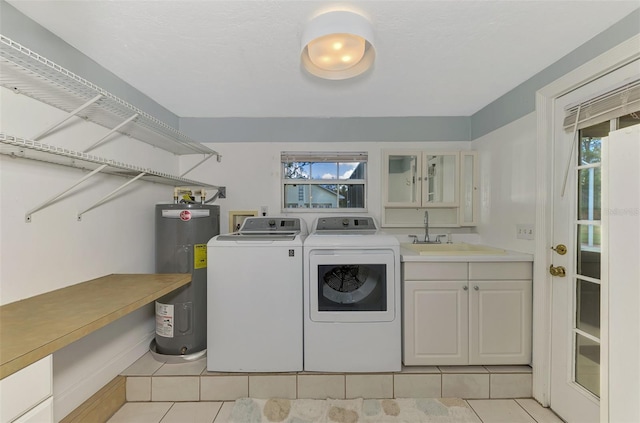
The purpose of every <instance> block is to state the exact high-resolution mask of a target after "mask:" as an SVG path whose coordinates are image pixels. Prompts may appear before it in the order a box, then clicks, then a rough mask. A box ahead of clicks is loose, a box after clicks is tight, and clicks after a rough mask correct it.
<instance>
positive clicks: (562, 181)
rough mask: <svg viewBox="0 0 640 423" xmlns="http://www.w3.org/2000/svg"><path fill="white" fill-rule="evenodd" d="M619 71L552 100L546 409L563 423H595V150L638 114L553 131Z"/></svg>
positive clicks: (600, 314)
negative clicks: (573, 108) (573, 107)
mask: <svg viewBox="0 0 640 423" xmlns="http://www.w3.org/2000/svg"><path fill="white" fill-rule="evenodd" d="M627 73H628V70H625V69H624V68H622V69H620V70H618V71H616V72H613V73H611V74H609V75H607V76H605V77H602V78H600V79H599V80H597V81H594V82H591V83H590V84H588V85H585V86H583V87H581V88H580V89H578V90H575V91H573V92H572V93H570V94H567V95H565V96H564V97H561V98H559V99H558V100H556V104H555V106H556V107H555V122H559V124H557V127H556V129H555V131H554V132H555V134H554V157H553V160H554V167H553V170H554V175H553V196H552V198H553V236H552V239H553V245H552V246H551V248H552V250H553V251H552V252H550V254H551V265H550V267H549V272H550V274H551V275H552V282H551V283H552V334H551V350H552V351H551V397H550V403H551V404H550V405H551V408H552V409H553V410H554V411H555V412H556V413H558V414H559V415H560V416H561V417H562V418H563V419H565V420H566V421H568V422H581V423H583V422H584V423H588V422H599V421H600V418H601V416H600V395H601V370H602V369H601V356H602V355H603V352H606V350H605V349H606V348H607V345H602V333H601V322H602V321H603V318H604V317H605V316H606V313H607V308H606V307H607V304H606V303H604V302H603V301H602V300H603V298H605V296H606V293H607V292H608V291H607V290H608V285H607V284H608V280H607V274H606V272H603V266H602V252H603V248H604V249H606V248H607V241H606V240H607V238H606V236H605V235H604V234H603V232H602V217H603V216H602V213H603V208H602V199H603V194H604V195H606V192H603V185H602V175H603V167H604V168H606V166H611V165H613V164H611V163H606V162H603V156H602V149H603V146H604V145H605V144H606V143H607V142H608V136H609V133H610V132H611V131H613V130H616V129H618V128H622V127H624V126H625V125H626V126H629V125H634V124H637V123H638V122H639V121H638V119H637V117H638V115H637V113H632V114H628V115H624V116H622V117H617V118H614V119H608V120H601V121H598V120H595V121H593V120H592V121H590V122H589V123H588V124H587V125H582V126H584V127H582V128H580V127H579V126H577V125H567V126H565V127H564V128H563V127H562V125H561V124H560V123H561V122H563V120H564V119H565V116H566V115H567V111H566V108H567V106H570V105H573V104H575V103H576V102H579V101H582V100H584V99H585V98H589V97H590V96H593V95H594V94H595V93H598V92H599V91H602V90H605V89H609V88H610V87H611V86H613V85H616V84H618V83H620V82H621V81H623V80H624V79H625V78H626V74H627Z"/></svg>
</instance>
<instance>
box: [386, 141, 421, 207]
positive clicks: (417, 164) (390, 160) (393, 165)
mask: <svg viewBox="0 0 640 423" xmlns="http://www.w3.org/2000/svg"><path fill="white" fill-rule="evenodd" d="M421 166H422V154H421V153H420V152H417V151H408V152H394V151H389V152H386V153H385V154H384V164H383V184H384V187H383V190H384V193H383V201H384V205H385V206H391V207H420V204H421V201H422V200H421V188H420V187H421V181H420V179H421V173H420V169H421Z"/></svg>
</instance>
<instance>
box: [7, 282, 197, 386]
mask: <svg viewBox="0 0 640 423" xmlns="http://www.w3.org/2000/svg"><path fill="white" fill-rule="evenodd" d="M190 282H191V274H188V273H187V274H114V275H108V276H104V277H101V278H98V279H93V280H90V281H87V282H82V283H79V284H76V285H71V286H68V287H66V288H62V289H58V290H55V291H51V292H47V293H45V294H41V295H37V296H35V297H31V298H27V299H24V300H21V301H16V302H14V303H10V304H6V305H4V306H2V307H0V379H4V378H5V377H7V376H9V375H11V374H13V373H15V372H17V371H18V370H20V369H22V368H24V367H27V366H28V365H30V364H32V363H35V362H36V361H38V360H40V359H41V358H43V357H46V356H47V355H49V354H51V353H53V352H55V351H57V350H59V349H61V348H63V347H65V346H67V345H69V344H70V343H72V342H74V341H76V340H78V339H80V338H82V337H83V336H86V335H88V334H89V333H91V332H93V331H95V330H97V329H100V328H101V327H103V326H106V325H107V324H109V323H111V322H113V321H115V320H117V319H119V318H120V317H122V316H124V315H126V314H128V313H131V312H132V311H134V310H137V309H139V308H141V307H143V306H144V305H146V304H149V303H151V302H153V301H155V300H156V299H158V298H160V297H162V296H163V295H166V294H168V293H170V292H171V291H173V290H175V289H177V288H180V287H181V286H184V285H187V284H188V283H190Z"/></svg>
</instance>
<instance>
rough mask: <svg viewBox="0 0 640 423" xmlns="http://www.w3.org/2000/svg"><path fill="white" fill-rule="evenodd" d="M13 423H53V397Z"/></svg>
mask: <svg viewBox="0 0 640 423" xmlns="http://www.w3.org/2000/svg"><path fill="white" fill-rule="evenodd" d="M13 423H53V397H49V399H47V400H45V401H43V402H41V403H40V404H38V406H37V407H35V408H33V409H31V410H30V411H29V412H28V413H26V414H23V415H22V416H21V417H20V418H19V419H17V420H14V421H13Z"/></svg>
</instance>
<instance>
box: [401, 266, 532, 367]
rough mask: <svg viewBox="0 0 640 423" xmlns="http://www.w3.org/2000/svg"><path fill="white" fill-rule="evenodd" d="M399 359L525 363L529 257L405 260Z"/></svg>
mask: <svg viewBox="0 0 640 423" xmlns="http://www.w3.org/2000/svg"><path fill="white" fill-rule="evenodd" d="M403 276H404V278H403V289H404V290H403V362H404V364H405V365H407V366H411V365H480V364H487V365H489V364H494V365H500V364H529V363H530V362H531V320H532V316H531V314H532V281H531V278H532V265H531V263H530V262H482V263H476V262H472V263H434V262H406V263H404V264H403Z"/></svg>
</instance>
